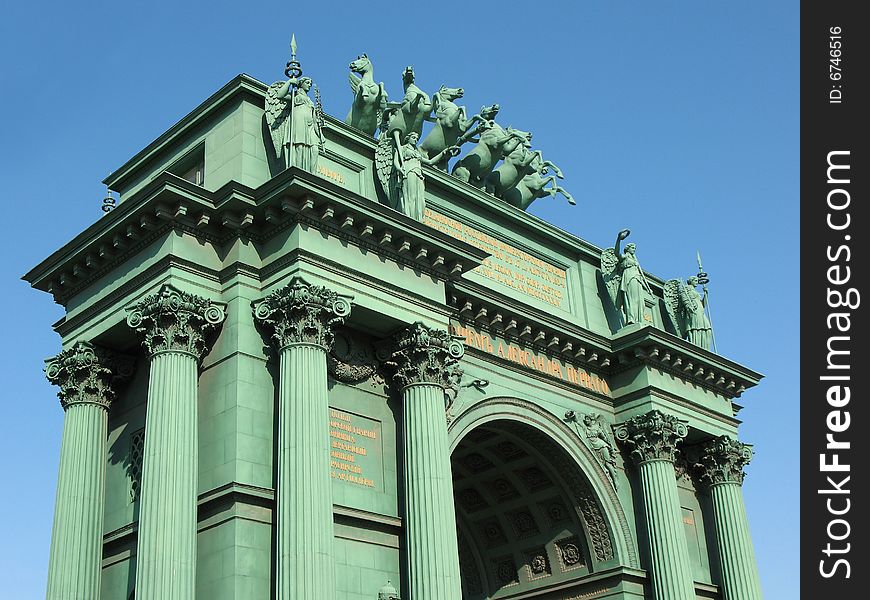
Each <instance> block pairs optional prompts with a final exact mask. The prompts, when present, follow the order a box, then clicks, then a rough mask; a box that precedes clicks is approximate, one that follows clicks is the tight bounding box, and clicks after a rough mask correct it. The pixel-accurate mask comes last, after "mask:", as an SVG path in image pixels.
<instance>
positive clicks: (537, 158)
mask: <svg viewBox="0 0 870 600" xmlns="http://www.w3.org/2000/svg"><path fill="white" fill-rule="evenodd" d="M533 154H534V159H533V160H532V162H531V163H530V164H529V168H530V169H531V170H532V173H530V174H529V175H526V176H524V177H523V178H522V179H520V181H519V183H517V185H516V186H514V187H512V188H510V189H508V190H506V191H505V192H504V194H503V195H502V197H501V198H502V200H504V201H505V202H507V203H508V204H510V205H511V206H516V207H517V208H520V209H522V210H526V209H527V208H528V207H529V206H530V205H531V204H532V202H534V201H535V200H537V199H538V198H544V197H546V196H553V197H555V196H556V194H559V193H561V194H562V195H563V196H565V198H566V199H567V200H568V204H572V205H573V204H577V203H576V202H575V201H574V198H573V197H572V196H571V194H569V193H568V191H567V190H566V189H565V188H563V187H561V186H559V185H557V183H556V177H558V178H559V179H562V178H563V175H562V170H561V169H559V167H557V166H556V165H554V164H553V163H551V162H550V161H548V160H546V161H545V160H543V157H542V156H541V154H540V152H536V153H533ZM548 167H549V168H552V169H553V171H554V172H555V173H556V174H555V175H550V176H549V177H545V175H546V174H547V173H548V172H549V168H548ZM550 183H552V184H553V187H550V188H548V187H546V186H547V185H548V184H550Z"/></svg>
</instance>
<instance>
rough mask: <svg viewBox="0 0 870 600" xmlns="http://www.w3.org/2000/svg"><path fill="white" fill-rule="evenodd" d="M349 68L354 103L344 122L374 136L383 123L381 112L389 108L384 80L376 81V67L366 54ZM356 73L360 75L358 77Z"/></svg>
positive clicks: (357, 58)
mask: <svg viewBox="0 0 870 600" xmlns="http://www.w3.org/2000/svg"><path fill="white" fill-rule="evenodd" d="M349 68H350V73H349V74H348V82H349V83H350V90H351V91H352V92H353V104H351V107H350V112H349V113H348V114H347V118H346V119H345V120H344V122H345V123H347V124H348V125H350V126H351V127H356V128H357V129H359V130H360V131H364V132H366V133H367V134H369V135H372V136H373V135H374V134H375V131H377V128H378V125H380V124H381V113H383V111H384V110H385V109H386V108H387V90H386V89H385V88H384V83H383V82H381V83H375V75H374V71H375V69H374V67H373V66H372V61H371V60H369V57H368V56H366V55H365V54H361V55H360V56H357V57H356V60H355V61H353V62H351V63H350V65H349ZM354 73H358V74H359V75H360V76H359V77H356V76H355V75H354Z"/></svg>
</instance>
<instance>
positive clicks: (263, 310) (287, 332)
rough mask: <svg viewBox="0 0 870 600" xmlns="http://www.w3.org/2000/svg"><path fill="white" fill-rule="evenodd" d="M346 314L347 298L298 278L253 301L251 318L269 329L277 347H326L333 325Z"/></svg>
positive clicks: (329, 342)
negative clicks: (313, 345)
mask: <svg viewBox="0 0 870 600" xmlns="http://www.w3.org/2000/svg"><path fill="white" fill-rule="evenodd" d="M349 314H350V299H348V298H345V297H344V296H339V295H338V294H337V293H336V292H334V291H332V290H330V289H328V288H325V287H323V286H320V285H309V284H308V283H306V282H305V281H303V280H302V279H299V278H294V279H293V280H292V281H290V283H289V284H288V285H286V286H285V287H283V288H281V289H280V290H276V291H274V292H272V293H271V294H269V295H268V296H266V297H265V298H263V299H262V300H260V301H259V302H255V303H254V318H256V319H257V320H258V321H259V322H261V323H263V324H264V325H267V326H269V327H270V328H271V329H272V341H273V342H274V343H275V346H277V347H278V348H279V349H280V348H283V347H285V346H289V345H290V344H315V345H317V346H321V347H322V348H323V349H324V350H329V349H330V348H332V342H333V340H334V334H333V328H334V327H336V326H338V325H341V324H342V323H344V321H345V319H346V318H347V316H348V315H349Z"/></svg>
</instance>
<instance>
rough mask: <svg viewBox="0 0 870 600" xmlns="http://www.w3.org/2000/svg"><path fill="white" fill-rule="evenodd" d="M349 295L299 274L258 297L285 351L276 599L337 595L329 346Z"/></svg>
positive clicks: (259, 312)
mask: <svg viewBox="0 0 870 600" xmlns="http://www.w3.org/2000/svg"><path fill="white" fill-rule="evenodd" d="M350 308H351V307H350V302H349V300H348V299H347V298H344V297H341V296H339V295H338V294H336V293H335V292H333V291H331V290H329V289H327V288H324V287H321V286H315V285H309V284H307V283H306V282H304V281H303V280H301V279H293V280H292V281H291V282H290V284H289V285H287V286H286V287H284V288H282V289H280V290H278V291H276V292H273V293H272V294H270V295H269V296H267V297H266V298H264V299H263V300H261V301H260V302H257V303H255V304H254V316H255V317H256V319H257V320H258V321H259V322H260V323H262V324H263V325H265V326H267V327H268V328H270V329H271V330H272V331H273V334H272V341H273V343H274V345H275V347H276V348H277V349H278V350H279V351H280V356H281V366H280V369H281V370H280V380H279V383H278V388H279V389H278V488H277V498H276V524H277V554H278V556H277V560H276V563H277V565H276V571H277V585H276V588H277V599H278V600H296V599H301V598H322V599H323V600H333V599H334V598H335V554H334V551H333V537H334V532H333V517H332V483H331V480H330V475H329V471H330V470H329V398H328V379H327V374H326V353H327V352H328V351H329V349H330V348H331V347H332V343H333V331H332V328H333V327H335V326H336V325H339V324H341V323H343V322H344V320H345V318H346V317H347V316H348V315H349V314H350Z"/></svg>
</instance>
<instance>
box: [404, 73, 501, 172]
mask: <svg viewBox="0 0 870 600" xmlns="http://www.w3.org/2000/svg"><path fill="white" fill-rule="evenodd" d="M463 93H464V92H463V90H462V88H449V87H445V86H443V85H442V86H441V88H440V89H439V90H438V91H437V92H435V94H434V95H433V96H432V108H433V111H434V113H435V126H434V127H433V128H432V131H430V132H429V134H428V135H427V136H426V139H424V140H423V143H422V144H420V150H422V151H423V152H424V153H425V154H426V156H428V157H429V158H433V157H435V156H437V155H438V154H441V153H442V152H443V151H444V150H445V149H446V148H449V147H451V146H454V145H456V146H458V145H461V144H462V143H464V142H465V141H467V140H462V142H459V141H458V140H459V139H460V136H462V135H464V134H465V133H466V132H467V131H468V130H469V129H470V128H471V126H472V125H473V124H474V123H476V122H479V121H484V120H487V119H491V118H494V116H495V115H493V116H487V117H484V116H482V115H481V114H476V115H474V116H473V117H471V119H468V118H467V115H466V111H465V107H464V106H457V105H456V104H455V103H454V102H453V101H454V100H456V99H458V98H462V95H463ZM485 110H486V107H484V108H483V109H482V110H481V112H483V111H485ZM495 110H496V112H497V111H498V105H496V109H495ZM449 160H450V154H444V158H442V159H441V161H439V163H438V164H437V165H436V166H437V167H438V168H439V169H441V170H442V171H446V170H447V162H448V161H449Z"/></svg>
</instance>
